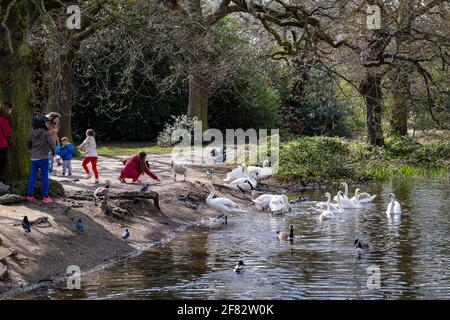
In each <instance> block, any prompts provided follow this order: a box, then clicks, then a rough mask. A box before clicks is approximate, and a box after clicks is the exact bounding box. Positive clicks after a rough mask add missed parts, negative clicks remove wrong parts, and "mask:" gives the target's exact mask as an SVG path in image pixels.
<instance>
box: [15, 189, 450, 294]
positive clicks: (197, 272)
mask: <svg viewBox="0 0 450 320" xmlns="http://www.w3.org/2000/svg"><path fill="white" fill-rule="evenodd" d="M356 187H360V188H361V190H363V191H367V192H369V193H371V194H377V195H378V196H377V198H376V199H375V201H374V202H373V203H371V204H367V205H365V206H364V208H361V209H355V210H346V212H345V213H342V214H338V216H337V218H336V219H333V220H330V221H327V222H326V223H323V224H320V223H318V221H317V217H318V213H315V212H314V211H313V210H311V209H310V207H311V205H312V204H311V203H303V202H302V203H301V204H299V205H296V206H295V207H294V209H293V211H292V212H289V213H286V214H285V215H283V216H280V217H272V216H271V215H270V214H268V213H246V214H240V215H237V216H233V217H230V219H229V224H228V225H226V226H225V225H219V226H215V227H199V228H194V229H190V230H188V231H187V232H186V233H184V234H182V235H180V236H179V237H177V238H176V239H174V240H173V241H172V242H170V243H168V244H166V245H164V246H161V247H156V248H152V249H150V250H148V251H147V252H145V253H144V254H142V255H141V256H138V257H135V258H132V259H129V260H124V261H122V262H120V263H118V264H117V265H116V266H114V267H111V268H108V269H106V270H102V271H100V272H96V273H93V274H89V275H86V276H85V277H84V278H83V282H82V285H83V290H78V291H76V292H73V291H69V290H65V289H64V287H65V285H64V284H58V285H55V286H53V287H51V288H48V289H40V290H37V291H35V292H32V293H31V294H28V295H25V296H22V297H21V298H51V299H83V298H95V299H130V298H133V299H148V298H158V299H172V298H185V299H192V298H196V299H362V298H364V299H411V298H438V299H449V298H450V280H449V279H450V277H449V276H450V267H449V265H450V263H449V262H450V253H449V250H448V248H449V240H450V239H449V226H450V224H449V222H450V214H449V213H450V212H449V209H448V208H449V205H450V200H449V188H448V182H447V181H432V180H394V181H392V182H388V183H377V184H372V185H368V186H367V185H364V186H351V187H350V192H353V191H354V189H355V188H356ZM332 192H333V194H335V193H336V190H332ZM390 192H394V193H395V194H396V197H397V199H398V200H399V201H400V203H401V205H402V212H403V214H402V215H401V216H396V215H389V216H388V215H386V207H387V204H388V202H389V199H388V194H389V193H390ZM322 193H323V190H322V191H311V192H307V193H304V195H309V196H311V198H312V200H321V196H322ZM296 196H297V195H293V197H296ZM290 225H293V226H294V233H295V239H294V241H292V242H289V241H280V240H278V238H277V237H276V231H277V230H284V231H287V230H288V229H289V226H290ZM356 238H359V239H363V240H364V241H366V242H369V243H372V244H373V246H374V248H375V249H374V251H373V252H372V253H370V254H363V255H361V256H360V257H358V255H356V254H355V250H354V248H353V242H354V240H355V239H356ZM239 260H244V262H245V264H246V266H245V271H244V272H242V273H240V274H236V273H234V272H233V266H234V265H235V264H236V263H237V262H238V261H239ZM369 266H378V267H379V268H380V270H381V289H379V290H373V289H368V288H367V279H368V276H369V274H368V273H367V268H368V267H369Z"/></svg>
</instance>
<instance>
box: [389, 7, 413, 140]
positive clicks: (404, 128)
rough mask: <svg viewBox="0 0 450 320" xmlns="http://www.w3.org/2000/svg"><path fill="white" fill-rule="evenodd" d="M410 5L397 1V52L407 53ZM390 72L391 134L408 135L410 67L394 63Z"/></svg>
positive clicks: (401, 62) (409, 35)
mask: <svg viewBox="0 0 450 320" xmlns="http://www.w3.org/2000/svg"><path fill="white" fill-rule="evenodd" d="M411 12H412V7H411V3H410V1H408V0H400V1H399V9H398V15H399V18H398V22H399V25H400V27H401V32H399V33H398V34H397V37H396V38H395V42H396V46H397V50H398V51H399V52H409V51H410V48H409V45H408V44H409V43H410V42H411V19H410V17H411ZM393 67H394V68H393V70H392V71H391V72H392V83H393V89H392V97H393V105H392V114H391V123H390V125H391V133H392V134H394V135H400V136H406V135H408V107H409V104H410V103H411V100H410V91H409V90H410V81H409V73H410V72H411V71H410V67H409V65H408V63H406V62H404V61H394V65H393Z"/></svg>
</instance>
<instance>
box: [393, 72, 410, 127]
mask: <svg viewBox="0 0 450 320" xmlns="http://www.w3.org/2000/svg"><path fill="white" fill-rule="evenodd" d="M393 80H394V81H393V89H392V97H393V105H392V114H391V123H390V124H391V133H392V134H394V135H400V136H406V135H408V106H409V104H410V100H409V96H410V93H409V88H410V82H409V78H408V74H407V69H405V68H401V67H398V68H395V69H394V79H393Z"/></svg>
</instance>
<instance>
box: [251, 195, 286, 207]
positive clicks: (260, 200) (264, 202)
mask: <svg viewBox="0 0 450 320" xmlns="http://www.w3.org/2000/svg"><path fill="white" fill-rule="evenodd" d="M276 197H282V199H283V204H284V207H283V208H282V209H288V210H289V211H291V210H292V207H291V204H290V203H289V199H288V197H287V196H286V195H281V196H277V195H274V194H263V195H260V196H259V197H257V198H256V199H252V201H253V203H254V204H255V209H256V210H260V211H264V210H266V209H268V208H270V203H271V201H272V199H274V198H275V199H277V198H276ZM278 201H280V200H279V199H277V200H276V201H274V202H273V203H272V207H273V208H275V207H276V206H277V205H276V202H278ZM271 211H273V210H271Z"/></svg>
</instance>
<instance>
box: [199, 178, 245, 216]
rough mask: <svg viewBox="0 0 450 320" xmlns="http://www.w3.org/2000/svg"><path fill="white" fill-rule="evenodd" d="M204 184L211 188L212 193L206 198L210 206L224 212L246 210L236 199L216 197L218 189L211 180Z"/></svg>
mask: <svg viewBox="0 0 450 320" xmlns="http://www.w3.org/2000/svg"><path fill="white" fill-rule="evenodd" d="M203 185H204V186H206V187H208V188H209V189H210V190H211V191H210V194H209V195H208V198H206V204H207V205H208V206H209V207H211V208H213V209H215V210H217V211H219V212H221V213H224V214H230V213H238V212H246V211H245V210H242V209H241V207H239V205H238V204H236V203H235V202H234V201H232V200H230V199H227V198H224V197H219V198H214V194H215V193H216V189H215V188H214V186H213V185H212V183H211V182H205V183H204V184H203Z"/></svg>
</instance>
